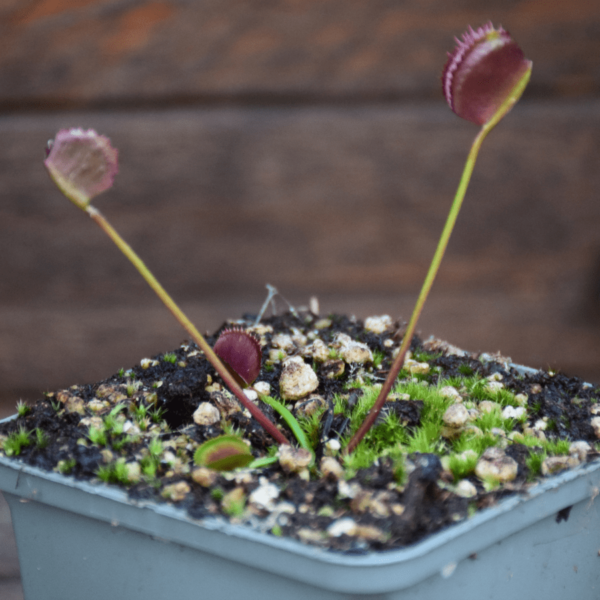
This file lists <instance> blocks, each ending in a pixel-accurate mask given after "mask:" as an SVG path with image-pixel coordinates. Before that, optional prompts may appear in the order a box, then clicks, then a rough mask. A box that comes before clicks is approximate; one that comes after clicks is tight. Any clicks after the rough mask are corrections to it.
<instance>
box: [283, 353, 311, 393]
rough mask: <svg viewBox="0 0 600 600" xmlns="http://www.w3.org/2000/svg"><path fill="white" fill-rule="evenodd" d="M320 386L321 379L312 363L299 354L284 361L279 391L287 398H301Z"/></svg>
mask: <svg viewBox="0 0 600 600" xmlns="http://www.w3.org/2000/svg"><path fill="white" fill-rule="evenodd" d="M318 387H319V379H318V377H317V376H316V374H315V372H314V371H313V370H312V367H311V366H310V365H307V364H306V363H305V362H304V360H302V358H300V357H299V356H293V357H292V358H288V359H287V360H286V361H285V362H284V363H283V371H282V373H281V378H280V379H279V392H280V393H281V396H282V398H285V399H286V400H299V399H300V398H304V397H305V396H307V395H308V394H310V393H311V392H314V391H315V390H316V389H317V388H318Z"/></svg>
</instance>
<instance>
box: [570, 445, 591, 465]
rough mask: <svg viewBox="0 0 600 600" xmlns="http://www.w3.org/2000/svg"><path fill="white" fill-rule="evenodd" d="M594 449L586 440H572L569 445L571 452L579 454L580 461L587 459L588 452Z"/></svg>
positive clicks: (575, 454) (574, 454)
mask: <svg viewBox="0 0 600 600" xmlns="http://www.w3.org/2000/svg"><path fill="white" fill-rule="evenodd" d="M591 451H592V446H591V445H590V444H588V443H587V442H586V441H584V440H579V441H576V442H572V443H571V445H570V446H569V454H571V455H573V456H577V458H578V459H579V461H580V462H585V461H586V460H587V456H588V453H589V452H591Z"/></svg>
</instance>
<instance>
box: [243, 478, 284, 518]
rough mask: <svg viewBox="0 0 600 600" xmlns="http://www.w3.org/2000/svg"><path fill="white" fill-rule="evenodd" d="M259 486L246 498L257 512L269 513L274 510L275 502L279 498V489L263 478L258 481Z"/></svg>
mask: <svg viewBox="0 0 600 600" xmlns="http://www.w3.org/2000/svg"><path fill="white" fill-rule="evenodd" d="M259 484H260V485H259V486H258V487H257V488H256V489H255V490H254V491H253V492H252V493H251V494H250V496H249V497H248V503H249V504H251V505H252V506H254V507H255V508H257V509H259V510H266V511H268V512H271V511H272V510H273V509H274V508H275V500H277V498H279V488H278V487H277V486H276V485H275V484H274V483H269V480H268V479H266V478H265V477H261V478H260V479H259Z"/></svg>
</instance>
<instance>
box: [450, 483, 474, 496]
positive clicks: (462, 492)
mask: <svg viewBox="0 0 600 600" xmlns="http://www.w3.org/2000/svg"><path fill="white" fill-rule="evenodd" d="M454 493H455V494H456V495H457V496H460V497H461V498H473V497H474V496H477V488H476V487H475V486H474V485H473V484H472V483H471V482H470V481H469V480H468V479H461V481H459V482H458V485H457V486H456V488H455V489H454Z"/></svg>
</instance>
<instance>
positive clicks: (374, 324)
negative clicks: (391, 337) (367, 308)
mask: <svg viewBox="0 0 600 600" xmlns="http://www.w3.org/2000/svg"><path fill="white" fill-rule="evenodd" d="M391 327H392V317H390V315H381V316H379V317H367V318H366V319H365V329H366V330H367V331H371V332H373V333H375V334H377V335H379V334H380V333H383V332H384V331H387V330H388V329H390V328H391Z"/></svg>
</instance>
